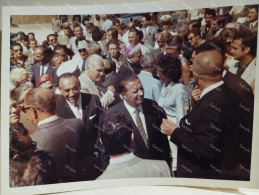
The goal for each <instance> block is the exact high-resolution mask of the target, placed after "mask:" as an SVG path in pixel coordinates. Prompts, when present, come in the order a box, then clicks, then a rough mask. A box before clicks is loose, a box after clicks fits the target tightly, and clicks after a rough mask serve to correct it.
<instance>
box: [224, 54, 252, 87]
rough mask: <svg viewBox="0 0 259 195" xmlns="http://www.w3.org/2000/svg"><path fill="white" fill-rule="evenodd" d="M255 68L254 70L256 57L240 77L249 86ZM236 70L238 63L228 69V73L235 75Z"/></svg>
mask: <svg viewBox="0 0 259 195" xmlns="http://www.w3.org/2000/svg"><path fill="white" fill-rule="evenodd" d="M255 68H256V57H255V58H254V59H253V60H252V61H251V62H250V64H248V66H247V67H246V69H245V71H244V72H243V74H242V75H241V78H242V79H243V80H245V81H246V82H247V83H248V84H249V85H250V84H251V83H252V81H253V80H254V79H255V73H256V71H255ZM237 70H238V63H236V64H235V65H234V66H233V67H231V68H230V69H229V71H230V72H232V73H233V74H236V73H237Z"/></svg>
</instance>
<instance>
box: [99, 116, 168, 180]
mask: <svg viewBox="0 0 259 195" xmlns="http://www.w3.org/2000/svg"><path fill="white" fill-rule="evenodd" d="M132 131H133V129H132V126H131V124H130V122H128V121H127V119H126V118H125V117H124V116H123V115H120V114H115V113H114V114H112V115H110V116H108V117H107V118H105V119H104V120H103V123H102V124H101V128H100V137H101V138H100V139H101V142H102V143H103V145H104V148H105V150H106V151H107V152H108V153H109V154H110V162H109V165H108V167H107V168H106V170H105V171H104V172H103V174H102V175H101V176H100V177H98V178H97V179H98V180H99V179H119V178H139V177H142V178H144V177H171V175H170V170H169V166H168V165H167V164H166V162H165V161H163V160H148V159H142V158H139V157H137V156H135V155H134V154H133V152H132V144H133V143H132V142H133V132H132Z"/></svg>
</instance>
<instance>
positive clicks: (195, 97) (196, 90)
mask: <svg viewBox="0 0 259 195" xmlns="http://www.w3.org/2000/svg"><path fill="white" fill-rule="evenodd" d="M201 92H202V91H201V90H200V89H199V87H198V86H197V85H196V86H195V87H194V89H193V90H192V97H191V104H192V106H194V105H195V104H196V102H197V101H198V100H199V99H200V96H201Z"/></svg>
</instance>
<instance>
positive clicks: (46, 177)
mask: <svg viewBox="0 0 259 195" xmlns="http://www.w3.org/2000/svg"><path fill="white" fill-rule="evenodd" d="M52 31H53V33H52V34H48V35H46V40H45V41H43V42H42V43H39V42H38V40H37V34H36V33H34V32H30V33H28V34H26V33H24V32H21V31H20V32H18V33H17V34H16V36H15V35H14V34H12V38H11V48H10V84H11V89H10V137H9V140H10V155H9V156H10V186H11V187H14V186H26V185H40V184H51V183H58V182H73V181H87V180H95V179H113V178H130V177H132V178H136V177H190V178H211V179H233V180H249V177H250V163H251V142H252V129H253V126H252V125H253V102H254V94H253V93H254V88H255V73H256V71H255V69H256V52H257V31H258V6H257V5H250V6H229V7H218V8H206V9H205V8H204V9H193V10H179V11H171V12H167V13H163V14H162V13H156V12H151V13H143V14H140V15H139V19H134V18H128V20H125V14H124V15H123V14H111V15H91V16H90V15H83V16H81V15H73V16H72V21H68V16H66V15H56V16H55V17H54V18H53V20H52ZM211 91H213V93H212V95H211V96H210V95H209V94H211V93H210V92H211ZM230 154H231V155H230Z"/></svg>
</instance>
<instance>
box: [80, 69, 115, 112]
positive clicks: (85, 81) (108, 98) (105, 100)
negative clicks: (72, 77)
mask: <svg viewBox="0 0 259 195" xmlns="http://www.w3.org/2000/svg"><path fill="white" fill-rule="evenodd" d="M78 79H79V81H80V84H81V92H83V93H90V94H94V95H97V96H98V97H99V98H100V102H101V104H102V107H103V108H108V106H109V105H110V104H111V103H112V102H113V100H114V95H113V94H112V93H111V92H108V91H106V92H105V93H103V91H100V92H99V91H98V89H97V88H96V87H95V86H94V84H93V82H91V81H90V80H89V78H88V77H87V76H86V74H85V72H82V73H81V75H80V76H79V77H78ZM99 86H100V87H101V88H103V86H102V85H101V83H99ZM100 93H101V94H100Z"/></svg>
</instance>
